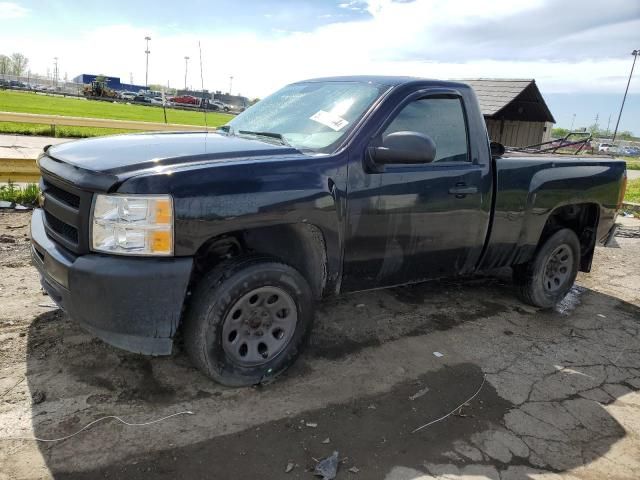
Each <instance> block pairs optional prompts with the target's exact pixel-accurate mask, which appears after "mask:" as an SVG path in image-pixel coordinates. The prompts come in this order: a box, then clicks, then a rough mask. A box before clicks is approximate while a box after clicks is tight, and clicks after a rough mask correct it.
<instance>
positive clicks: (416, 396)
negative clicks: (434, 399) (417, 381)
mask: <svg viewBox="0 0 640 480" xmlns="http://www.w3.org/2000/svg"><path fill="white" fill-rule="evenodd" d="M428 391H429V387H424V388H421V389H420V390H418V391H417V392H416V393H414V394H413V395H411V396H409V400H415V399H416V398H420V397H422V396H423V395H424V394H425V393H427V392H428Z"/></svg>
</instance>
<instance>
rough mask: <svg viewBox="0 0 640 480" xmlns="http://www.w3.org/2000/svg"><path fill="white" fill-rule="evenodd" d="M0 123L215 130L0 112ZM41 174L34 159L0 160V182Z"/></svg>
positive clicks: (25, 179) (35, 178)
mask: <svg viewBox="0 0 640 480" xmlns="http://www.w3.org/2000/svg"><path fill="white" fill-rule="evenodd" d="M0 122H19V123H35V124H42V125H51V126H52V128H55V127H56V126H68V127H95V128H117V129H123V130H136V131H147V132H154V131H194V132H202V131H213V130H215V127H208V128H207V127H204V126H199V125H184V124H178V123H155V122H139V121H133V120H112V119H107V118H89V117H66V116H62V115H41V114H36V113H16V112H0ZM39 178H40V173H39V171H38V168H37V167H36V162H35V158H33V159H31V158H29V159H26V158H0V182H7V181H8V180H12V181H14V182H29V183H31V182H38V180H39Z"/></svg>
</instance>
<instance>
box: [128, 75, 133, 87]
mask: <svg viewBox="0 0 640 480" xmlns="http://www.w3.org/2000/svg"><path fill="white" fill-rule="evenodd" d="M129 85H133V72H129Z"/></svg>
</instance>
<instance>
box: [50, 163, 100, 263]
mask: <svg viewBox="0 0 640 480" xmlns="http://www.w3.org/2000/svg"><path fill="white" fill-rule="evenodd" d="M41 174H42V194H43V196H44V205H43V209H44V220H45V231H46V232H47V235H48V236H49V238H51V239H52V240H54V241H55V242H56V243H58V244H60V245H62V246H63V247H64V248H66V249H67V250H70V251H71V252H73V253H77V254H83V253H88V252H89V211H90V210H91V201H92V198H93V194H92V193H91V192H87V191H85V190H81V189H79V188H78V187H76V186H75V185H72V184H70V183H67V182H66V181H63V180H61V179H60V178H58V177H54V176H53V175H50V174H49V173H48V172H47V171H46V170H42V171H41Z"/></svg>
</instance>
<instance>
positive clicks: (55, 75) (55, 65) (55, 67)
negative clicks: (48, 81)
mask: <svg viewBox="0 0 640 480" xmlns="http://www.w3.org/2000/svg"><path fill="white" fill-rule="evenodd" d="M53 83H54V84H56V85H58V57H53Z"/></svg>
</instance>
